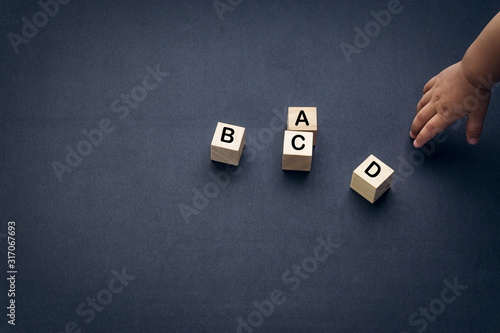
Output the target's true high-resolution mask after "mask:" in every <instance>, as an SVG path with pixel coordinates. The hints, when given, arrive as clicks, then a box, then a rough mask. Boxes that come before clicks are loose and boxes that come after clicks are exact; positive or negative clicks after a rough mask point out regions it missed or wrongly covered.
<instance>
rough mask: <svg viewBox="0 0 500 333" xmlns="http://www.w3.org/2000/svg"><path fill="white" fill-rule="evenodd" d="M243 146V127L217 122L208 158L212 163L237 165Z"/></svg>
mask: <svg viewBox="0 0 500 333" xmlns="http://www.w3.org/2000/svg"><path fill="white" fill-rule="evenodd" d="M244 145H245V128H244V127H240V126H235V125H229V124H225V123H220V122H219V123H217V128H216V129H215V134H214V137H213V139H212V144H211V146H210V157H211V159H212V161H216V162H222V163H226V164H231V165H238V164H239V163H240V157H241V152H242V151H243V146H244Z"/></svg>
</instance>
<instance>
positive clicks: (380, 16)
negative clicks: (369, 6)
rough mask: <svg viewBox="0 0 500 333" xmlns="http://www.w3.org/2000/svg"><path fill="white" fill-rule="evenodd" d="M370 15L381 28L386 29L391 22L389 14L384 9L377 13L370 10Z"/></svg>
mask: <svg viewBox="0 0 500 333" xmlns="http://www.w3.org/2000/svg"><path fill="white" fill-rule="evenodd" d="M370 14H371V15H372V16H373V18H374V19H375V20H377V22H378V23H379V24H380V25H381V26H383V27H387V26H388V25H389V23H391V20H392V16H391V13H389V11H387V10H385V9H382V10H381V11H380V12H378V13H377V12H375V11H373V10H372V11H371V12H370Z"/></svg>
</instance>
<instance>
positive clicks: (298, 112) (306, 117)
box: [287, 107, 318, 146]
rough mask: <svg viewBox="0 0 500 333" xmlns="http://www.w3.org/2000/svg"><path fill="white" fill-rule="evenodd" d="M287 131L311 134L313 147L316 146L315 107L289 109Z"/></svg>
mask: <svg viewBox="0 0 500 333" xmlns="http://www.w3.org/2000/svg"><path fill="white" fill-rule="evenodd" d="M287 130H289V131H301V132H312V133H313V135H314V136H313V145H314V146H315V145H316V134H317V132H318V119H317V112H316V108H315V107H304V108H301V107H289V108H288V121H287Z"/></svg>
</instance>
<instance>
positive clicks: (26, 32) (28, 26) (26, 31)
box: [21, 16, 38, 38]
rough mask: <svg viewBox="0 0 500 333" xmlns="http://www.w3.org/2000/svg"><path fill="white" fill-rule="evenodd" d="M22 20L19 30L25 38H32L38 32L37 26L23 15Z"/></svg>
mask: <svg viewBox="0 0 500 333" xmlns="http://www.w3.org/2000/svg"><path fill="white" fill-rule="evenodd" d="M22 21H23V22H24V25H23V27H22V29H21V32H22V34H23V36H24V37H25V38H33V37H35V36H36V35H37V34H38V28H37V27H35V26H34V25H33V23H31V22H30V21H29V20H28V19H27V18H26V17H25V16H23V18H22Z"/></svg>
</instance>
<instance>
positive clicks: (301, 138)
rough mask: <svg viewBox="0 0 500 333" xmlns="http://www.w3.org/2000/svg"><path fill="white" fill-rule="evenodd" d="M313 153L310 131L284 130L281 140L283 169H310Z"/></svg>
mask: <svg viewBox="0 0 500 333" xmlns="http://www.w3.org/2000/svg"><path fill="white" fill-rule="evenodd" d="M312 155H313V134H312V133H311V132H295V131H285V140H284V142H283V159H282V165H281V168H282V169H283V170H295V171H310V170H311V163H312Z"/></svg>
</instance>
